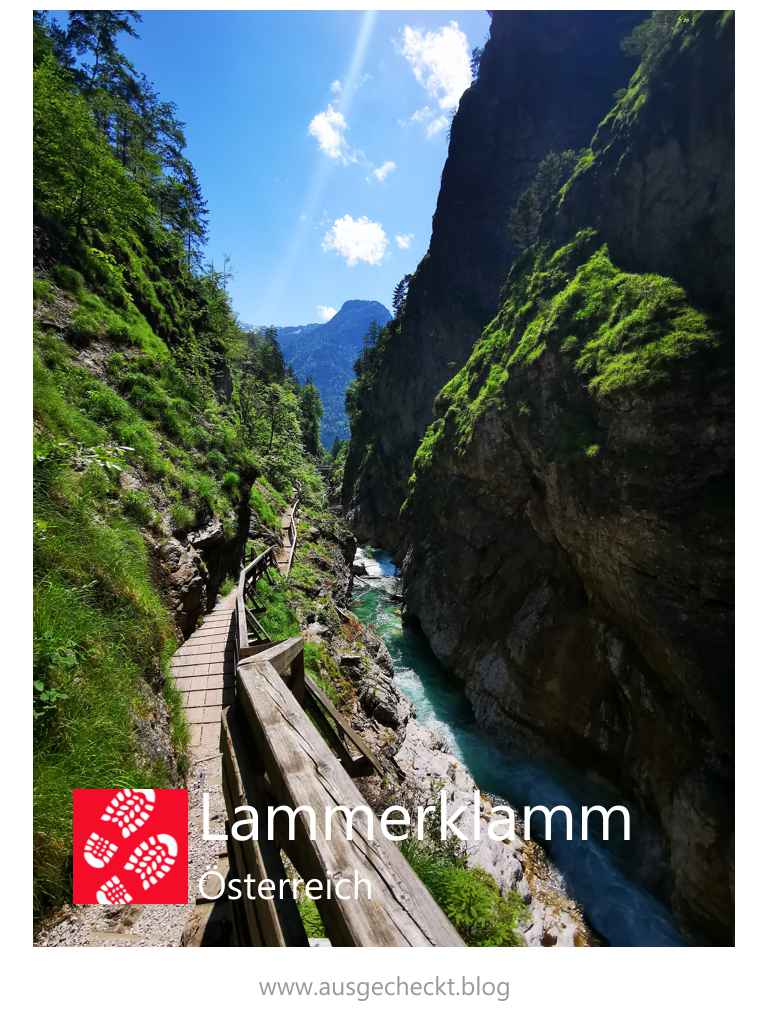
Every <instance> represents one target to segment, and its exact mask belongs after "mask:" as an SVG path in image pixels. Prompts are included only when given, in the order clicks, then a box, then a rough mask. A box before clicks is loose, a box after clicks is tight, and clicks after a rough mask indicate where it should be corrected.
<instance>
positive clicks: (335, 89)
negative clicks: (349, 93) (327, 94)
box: [331, 78, 344, 96]
mask: <svg viewBox="0 0 768 1024" xmlns="http://www.w3.org/2000/svg"><path fill="white" fill-rule="evenodd" d="M343 89H344V86H343V85H342V84H341V82H340V81H339V80H338V78H337V79H335V81H333V82H331V92H332V93H333V95H334V96H341V93H342V91H343Z"/></svg>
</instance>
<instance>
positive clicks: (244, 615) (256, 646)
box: [235, 547, 278, 662]
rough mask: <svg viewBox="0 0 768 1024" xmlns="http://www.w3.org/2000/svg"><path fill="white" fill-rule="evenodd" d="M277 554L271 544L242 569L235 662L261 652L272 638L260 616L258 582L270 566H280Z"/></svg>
mask: <svg viewBox="0 0 768 1024" xmlns="http://www.w3.org/2000/svg"><path fill="white" fill-rule="evenodd" d="M277 567H278V566H277V555H276V553H275V548H274V547H271V548H267V549H266V551H262V553H261V554H260V555H259V556H258V557H257V558H254V560H253V561H252V562H249V563H248V565H246V567H245V568H244V569H243V571H242V572H241V573H240V578H239V580H238V582H237V598H236V600H235V626H236V630H237V643H236V646H235V662H238V661H239V660H240V658H247V657H249V656H250V655H251V654H257V653H258V652H259V651H263V650H264V648H265V647H268V646H269V645H270V644H271V643H272V641H271V640H270V638H269V635H268V634H267V632H266V630H265V629H264V627H263V626H262V625H261V623H260V622H259V619H258V614H259V612H260V611H261V609H260V608H259V605H258V598H257V591H256V584H257V583H258V582H259V580H260V579H261V578H262V577H263V576H266V577H267V578H270V577H269V570H270V569H275V570H276V569H277Z"/></svg>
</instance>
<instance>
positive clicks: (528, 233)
mask: <svg viewBox="0 0 768 1024" xmlns="http://www.w3.org/2000/svg"><path fill="white" fill-rule="evenodd" d="M589 153H590V151H589V150H587V151H586V153H585V154H582V156H581V158H579V155H578V154H577V153H576V151H575V150H573V149H566V150H564V151H563V152H562V153H548V154H547V155H546V156H545V157H544V159H543V160H542V161H541V163H540V164H539V166H538V167H537V168H536V173H535V174H534V176H533V179H532V180H531V183H530V185H529V186H528V187H527V188H526V189H524V191H523V192H522V193H521V195H520V197H519V199H518V200H517V202H516V203H515V205H514V207H513V209H512V212H511V214H510V217H509V230H510V234H511V235H512V240H513V242H514V243H515V245H516V246H517V248H518V249H519V250H520V251H521V252H522V251H523V250H524V249H527V248H528V247H529V246H531V245H533V244H534V243H535V242H537V241H538V240H539V233H540V231H541V224H542V221H543V219H544V215H545V214H546V212H547V210H548V209H549V207H550V206H551V205H552V204H553V203H554V201H555V199H556V198H557V194H558V191H559V190H560V188H561V187H562V186H563V185H564V184H565V182H566V181H567V180H568V178H569V177H570V176H571V174H572V173H574V169H575V168H578V167H580V166H581V165H582V163H583V162H584V161H585V159H586V155H587V154H589ZM577 161H578V162H577Z"/></svg>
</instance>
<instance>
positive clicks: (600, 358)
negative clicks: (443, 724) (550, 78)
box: [345, 12, 733, 943]
mask: <svg viewBox="0 0 768 1024" xmlns="http://www.w3.org/2000/svg"><path fill="white" fill-rule="evenodd" d="M570 17H571V16H569V15H525V16H523V15H516V16H515V15H509V16H506V15H505V16H498V15H496V16H494V19H493V29H492V33H491V39H490V41H489V44H488V47H487V48H486V52H485V54H484V57H483V61H482V64H481V68H480V74H479V77H478V81H477V83H476V84H475V85H474V86H473V87H472V88H471V89H470V90H469V91H468V93H467V94H465V96H464V98H463V100H462V104H461V107H460V110H459V113H458V114H457V117H456V121H455V124H454V131H453V135H452V142H451V149H450V152H449V158H448V163H447V164H446V169H445V172H444V175H443V187H442V190H441V196H440V201H439V203H438V210H437V213H436V215H435V226H434V234H433V239H432V243H431V246H430V252H429V253H428V255H427V256H426V257H425V259H424V261H423V262H422V264H421V266H420V267H419V270H418V272H417V274H416V277H415V278H414V282H413V284H412V286H411V291H410V294H409V297H408V303H407V308H406V312H405V316H404V318H403V319H402V321H401V322H400V323H399V324H396V325H395V328H394V329H392V328H390V332H389V335H388V336H387V337H386V338H385V341H384V344H383V345H382V349H381V352H380V353H379V363H378V368H377V372H376V374H375V376H374V379H373V381H372V382H371V383H370V384H369V385H367V387H364V388H362V389H361V397H360V400H359V408H358V415H357V417H356V419H355V420H354V421H353V435H352V443H351V448H350V462H349V463H348V467H347V478H346V482H345V496H346V499H347V501H348V503H349V505H350V508H351V511H352V515H353V518H354V521H355V524H356V527H357V529H358V531H359V532H360V534H361V535H362V536H370V537H375V538H376V539H377V540H380V541H382V542H384V543H386V544H389V545H391V546H393V547H394V548H396V549H397V551H398V552H399V557H400V559H401V561H402V565H403V575H404V582H405V597H406V608H407V611H408V612H409V613H410V614H411V615H414V616H415V617H417V618H418V620H419V622H420V623H421V625H422V627H423V629H424V631H425V633H426V635H427V637H428V639H429V641H430V644H431V645H432V647H433V649H434V651H435V653H436V654H437V655H438V657H439V658H440V659H441V661H443V663H444V664H445V665H447V666H448V667H449V668H450V669H452V670H453V671H454V672H455V673H456V674H457V675H458V676H459V677H460V678H461V679H462V680H463V681H464V683H465V686H466V690H467V694H468V696H469V698H470V700H471V702H472V704H473V707H474V710H475V713H476V715H477V717H478V720H479V721H480V722H481V723H482V724H484V725H485V726H486V727H487V728H488V730H489V732H490V733H493V734H495V735H496V736H497V737H499V738H500V739H502V740H503V739H504V738H506V737H509V736H511V735H513V734H514V735H516V736H519V735H520V734H521V733H522V734H524V735H525V736H527V737H528V738H529V739H530V740H531V741H532V742H534V743H539V744H542V745H543V746H545V747H546V748H548V749H556V750H557V751H558V752H559V753H561V754H564V755H565V756H566V757H568V758H569V759H570V760H571V761H572V762H574V763H578V764H581V765H584V766H585V767H589V768H590V769H591V770H594V771H598V772H600V773H601V774H603V775H604V776H605V777H607V778H609V779H611V780H612V781H614V782H615V783H617V784H618V786H619V787H620V789H621V791H622V792H624V793H626V794H627V796H628V797H631V798H632V799H634V800H636V801H638V802H639V803H640V805H641V806H642V807H643V809H644V810H645V811H646V812H647V813H648V814H649V815H650V816H651V817H652V818H654V819H655V820H656V821H657V822H658V825H659V828H660V831H661V835H662V838H663V844H664V846H665V856H664V858H663V859H662V860H661V861H660V862H657V863H655V864H643V865H637V867H638V870H640V871H641V873H642V874H643V877H644V878H645V880H646V881H647V882H648V883H649V884H651V885H652V886H653V887H654V888H655V889H656V891H657V892H659V893H660V894H661V895H662V896H663V897H664V898H665V899H666V900H668V901H669V902H670V903H671V905H672V906H673V908H674V909H675V911H676V913H677V915H678V918H679V920H680V921H681V923H682V924H683V926H684V927H685V928H686V929H687V931H688V934H689V935H690V936H691V937H692V938H694V939H697V940H703V941H710V942H723V943H725V942H729V941H731V936H732V924H733V922H732V885H733V882H732V866H733V846H732V843H733V840H732V827H733V822H732V813H733V812H732V803H733V794H732V757H733V743H732V708H733V686H732V672H733V652H732V633H733V619H732V615H733V592H732V584H733V581H732V573H733V519H732V516H733V506H732V492H733V352H732V340H733V19H732V17H731V16H729V15H728V13H727V12H726V13H723V12H706V13H695V14H690V13H689V14H685V15H683V16H682V17H681V18H680V19H679V21H678V22H677V24H675V25H674V27H673V28H670V29H669V31H668V32H667V33H666V36H665V37H664V39H663V40H662V41H661V42H658V41H657V43H655V44H654V45H651V46H649V47H648V48H647V49H646V51H645V53H644V55H643V57H642V59H641V62H640V66H639V67H638V69H637V70H636V72H635V74H634V75H633V77H632V79H631V81H630V82H629V85H628V87H627V89H626V91H624V92H622V93H620V94H619V96H618V99H617V100H616V101H615V102H614V101H613V100H612V99H611V93H612V92H613V91H614V90H615V89H616V88H617V86H618V85H621V84H623V83H621V82H615V81H612V82H611V83H610V85H609V84H608V81H607V78H609V77H610V75H606V78H605V79H601V80H600V82H599V83H598V82H597V81H596V80H595V79H594V78H592V79H591V80H590V85H591V87H592V88H593V89H594V92H593V93H590V95H589V98H588V99H589V102H587V97H585V96H583V95H582V101H583V103H584V109H583V111H582V112H583V116H584V120H583V122H580V123H579V119H578V117H577V116H576V112H575V111H572V112H571V116H570V117H566V116H564V117H563V120H562V121H560V120H559V119H558V118H557V117H556V116H554V114H553V113H552V112H553V111H554V110H556V109H557V107H558V104H557V102H556V100H557V97H556V95H555V93H556V92H557V90H558V89H559V88H563V87H565V86H566V82H565V81H561V80H559V79H557V76H558V74H559V73H562V71H563V68H564V67H571V68H576V67H578V61H577V59H576V56H575V55H574V53H573V52H572V51H576V52H578V53H579V54H581V53H582V52H583V51H582V47H584V46H596V47H597V48H598V53H599V54H600V59H599V60H598V61H597V63H599V64H600V66H601V67H605V66H610V67H611V69H612V70H611V74H614V73H615V74H617V75H620V73H621V61H620V60H619V58H618V57H616V58H615V66H614V64H613V63H612V60H613V58H611V59H609V60H606V59H604V56H603V54H604V53H606V52H608V53H610V54H613V48H614V45H615V49H616V50H617V52H618V38H619V37H620V36H621V35H623V34H625V32H626V25H621V26H620V25H619V24H618V23H614V21H613V20H612V19H611V18H610V17H608V16H605V17H603V18H598V19H596V20H594V21H593V22H592V24H593V25H599V26H600V30H599V31H597V32H590V31H588V30H587V29H586V28H585V27H584V26H583V25H582V22H581V21H580V20H578V19H577V21H576V23H575V27H574V29H573V31H572V32H567V31H564V29H563V26H564V24H565V22H566V21H568V20H569V19H570ZM583 17H584V18H585V19H586V18H588V16H586V15H585V16H583ZM555 21H557V22H558V28H557V31H555V28H554V23H555ZM534 23H535V25H536V26H537V29H534V28H533V27H531V26H532V25H533V24H534ZM528 31H530V33H531V35H530V36H527V35H526V33H527V32H528ZM601 33H603V34H602V35H601ZM612 33H615V41H614V38H613V35H612ZM551 36H557V38H558V39H564V40H567V43H566V44H564V45H566V47H567V49H568V52H569V54H571V56H570V57H569V58H568V59H560V60H559V61H557V62H556V60H555V56H554V55H550V59H549V61H548V62H545V61H543V58H542V54H543V50H542V49H540V50H539V61H540V62H541V63H546V64H547V66H546V71H545V70H544V69H542V68H539V74H540V75H541V78H540V79H539V84H540V83H541V81H542V80H543V77H544V75H545V73H546V74H548V73H552V75H554V78H555V83H556V84H554V85H552V88H551V91H549V92H548V91H547V90H546V89H544V90H543V92H544V94H545V95H546V97H547V99H546V101H543V100H542V89H541V88H537V87H536V84H537V83H536V81H535V78H534V80H533V81H532V80H531V74H533V75H534V76H535V74H536V70H535V67H534V68H532V69H531V73H530V74H528V75H524V76H518V75H517V74H516V73H515V70H514V68H515V66H516V65H517V68H518V70H519V68H520V66H521V62H522V61H523V60H524V57H523V56H522V55H521V52H520V50H519V49H518V47H521V46H522V47H523V49H525V48H526V47H525V46H524V45H523V40H524V39H525V40H527V41H528V43H530V41H531V40H538V45H539V46H540V47H543V46H544V41H545V40H547V39H550V37H551ZM528 56H529V57H530V51H529V52H528ZM560 56H561V58H562V55H560ZM595 63H596V61H595V59H594V53H592V54H591V56H590V59H589V60H585V63H584V64H583V65H582V66H581V69H582V74H584V73H585V72H586V69H587V68H590V69H591V70H594V66H595ZM627 77H628V76H627V75H626V74H625V80H626V78H627ZM600 89H602V90H603V94H602V97H601V96H599V95H598V92H599V91H600ZM537 101H538V102H537ZM573 102H574V104H576V98H575V95H574V96H573ZM590 104H591V105H590ZM587 108H589V111H587ZM579 109H580V110H581V109H582V108H581V107H579ZM606 111H609V112H608V113H607V116H604V115H606ZM521 118H524V119H526V120H525V123H526V124H527V131H523V130H521V127H520V121H521ZM590 118H591V126H588V124H587V122H588V121H589V120H590ZM601 119H602V120H601ZM566 126H567V130H566ZM595 128H596V129H597V130H596V133H595V134H594V137H593V138H592V143H591V148H590V149H589V150H588V151H587V152H586V153H584V154H583V155H582V158H581V159H580V161H579V163H578V165H577V168H576V171H575V172H574V175H573V176H572V178H571V179H570V181H569V182H568V183H567V184H566V185H565V186H564V187H563V188H562V189H561V191H560V193H559V196H558V197H557V199H556V202H555V203H554V205H553V207H552V208H551V209H550V211H549V214H548V218H547V220H546V221H545V225H544V228H543V230H542V233H541V238H540V240H539V242H538V244H537V245H535V246H533V247H531V248H530V249H528V250H527V251H526V252H525V253H524V254H523V255H522V256H521V257H520V258H519V259H518V260H517V262H516V263H515V264H514V265H513V266H512V270H511V272H509V276H508V278H507V280H506V284H505V285H504V289H503V293H502V298H501V305H500V306H498V305H497V304H496V302H495V294H496V288H497V285H498V282H499V281H500V279H501V277H502V276H503V273H505V272H506V271H507V270H508V269H509V263H510V262H511V261H512V259H513V258H514V256H515V253H514V252H512V247H511V243H510V242H509V241H506V242H504V241H502V240H501V239H502V235H503V232H504V230H505V224H506V222H507V219H508V211H509V207H510V205H511V204H512V202H513V201H514V198H515V195H516V193H519V191H520V189H521V188H522V187H523V185H524V184H525V180H526V179H525V175H526V174H527V175H528V178H530V176H532V174H533V171H534V169H535V166H536V164H537V161H538V160H540V159H541V157H542V156H543V155H544V154H545V153H547V152H549V151H550V150H553V149H554V150H562V149H565V148H568V147H572V146H577V145H584V144H585V142H586V141H587V140H588V138H589V136H590V135H591V134H592V131H593V130H594V129H595ZM579 133H581V135H579ZM542 139H544V140H545V141H542ZM491 140H492V141H491ZM502 140H505V141H502ZM540 142H541V146H539V143H540ZM494 147H498V148H494ZM491 153H492V154H493V155H492V156H491V155H489V154H491ZM524 168H525V170H524ZM468 169H471V170H468ZM473 173H474V175H475V177H473V176H472V174H473ZM499 179H503V184H500V182H499ZM462 197H463V201H462ZM478 206H482V207H483V210H484V213H483V216H482V217H479V216H475V218H473V217H472V213H473V211H474V213H475V214H477V208H478ZM475 220H477V222H478V224H479V226H478V224H475ZM470 221H472V223H473V228H471V229H470V227H469V222H470ZM492 225H493V226H492ZM494 232H495V235H496V237H497V239H498V240H497V242H496V244H495V245H494V244H492V243H491V242H490V238H492V237H493V235H494ZM505 259H506V266H505V267H504V270H503V272H502V269H501V265H502V264H503V262H504V260H505ZM438 267H440V268H441V269H440V270H438V269H436V268H438ZM448 268H450V269H448ZM481 282H482V283H481ZM494 314H495V316H494ZM492 317H493V319H491V318H492ZM487 321H490V323H488V326H487V327H486V329H485V330H484V331H483V332H482V334H481V335H480V330H478V329H477V327H478V325H479V324H481V323H482V324H485V323H486V322H487ZM477 335H480V338H479V340H477V342H476V344H474V347H472V346H473V343H474V342H475V341H476V338H477ZM470 350H471V355H469V352H470ZM468 355H469V359H468V360H467V356H468ZM465 360H466V362H465ZM457 371H458V372H457ZM449 377H452V379H451V380H450V382H448V383H446V381H447V379H448V378H449ZM442 385H445V386H444V387H443V390H442V391H441V392H440V394H439V395H438V396H437V398H436V399H435V392H436V390H437V388H438V387H440V386H442ZM392 395H399V396H402V398H401V399H400V401H399V402H398V405H397V406H393V405H392V403H391V400H390V396H392ZM433 403H434V404H433ZM425 428H426V429H425ZM414 438H421V443H420V445H419V447H418V451H417V452H416V454H415V458H412V457H413V452H414V447H415V444H414ZM403 498H406V501H405V505H404V507H403V510H402V513H401V514H400V515H399V516H398V509H399V508H400V504H401V502H402V500H403Z"/></svg>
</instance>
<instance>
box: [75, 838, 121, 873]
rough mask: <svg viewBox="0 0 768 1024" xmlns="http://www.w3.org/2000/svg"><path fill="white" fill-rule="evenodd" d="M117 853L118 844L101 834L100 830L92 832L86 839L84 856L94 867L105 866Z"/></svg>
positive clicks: (87, 862)
mask: <svg viewBox="0 0 768 1024" xmlns="http://www.w3.org/2000/svg"><path fill="white" fill-rule="evenodd" d="M116 853H117V846H116V845H115V843H110V841H109V840H108V839H105V838H104V836H100V835H99V833H98V832H91V834H90V835H89V836H88V838H87V839H86V840H85V846H84V847H83V857H84V858H85V862H86V864H89V865H90V866H91V867H92V868H105V867H106V866H107V864H109V862H110V861H111V860H112V858H113V857H114V855H115V854H116Z"/></svg>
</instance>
